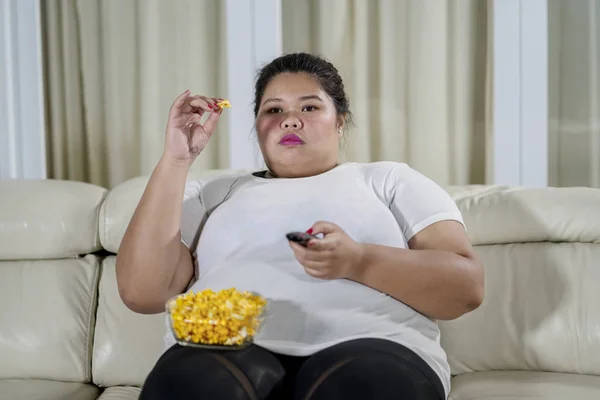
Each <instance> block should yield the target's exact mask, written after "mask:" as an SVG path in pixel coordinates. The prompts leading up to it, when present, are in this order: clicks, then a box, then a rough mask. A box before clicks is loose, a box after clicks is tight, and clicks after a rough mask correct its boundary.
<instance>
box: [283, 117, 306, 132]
mask: <svg viewBox="0 0 600 400" xmlns="http://www.w3.org/2000/svg"><path fill="white" fill-rule="evenodd" d="M281 127H282V128H283V129H301V128H302V123H301V122H300V120H299V119H298V117H296V116H295V115H293V114H289V115H287V116H286V117H285V118H284V119H283V120H282V121H281Z"/></svg>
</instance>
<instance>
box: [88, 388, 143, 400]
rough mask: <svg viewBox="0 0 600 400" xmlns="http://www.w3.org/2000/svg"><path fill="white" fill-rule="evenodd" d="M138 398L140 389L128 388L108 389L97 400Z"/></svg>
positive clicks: (134, 399)
mask: <svg viewBox="0 0 600 400" xmlns="http://www.w3.org/2000/svg"><path fill="white" fill-rule="evenodd" d="M139 397H140V389H139V388H136V387H128V386H114V387H109V388H107V389H106V390H104V392H102V394H101V395H100V397H98V399H97V400H137V399H138V398H139Z"/></svg>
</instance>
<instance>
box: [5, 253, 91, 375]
mask: <svg viewBox="0 0 600 400" xmlns="http://www.w3.org/2000/svg"><path fill="white" fill-rule="evenodd" d="M98 276H99V267H98V260H97V258H96V257H95V256H92V255H88V256H86V257H84V258H80V259H67V260H34V261H3V262H1V263H0V304H2V312H0V379H1V378H6V379H8V378H37V379H53V380H61V381H71V382H89V381H90V380H91V377H90V364H91V360H90V356H91V354H90V350H91V345H92V328H91V327H92V326H93V323H94V311H95V307H96V285H97V279H98Z"/></svg>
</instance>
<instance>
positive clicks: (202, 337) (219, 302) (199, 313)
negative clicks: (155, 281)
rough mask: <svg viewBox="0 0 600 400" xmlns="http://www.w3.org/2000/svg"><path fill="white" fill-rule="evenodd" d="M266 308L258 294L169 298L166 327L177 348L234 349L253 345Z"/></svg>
mask: <svg viewBox="0 0 600 400" xmlns="http://www.w3.org/2000/svg"><path fill="white" fill-rule="evenodd" d="M267 305H268V301H267V300H266V299H265V298H264V297H262V296H261V295H259V294H257V293H253V292H248V291H239V290H237V289H235V288H230V289H223V290H220V291H213V290H211V289H206V290H202V291H200V292H196V293H194V292H187V293H184V294H181V295H178V296H175V297H173V298H171V299H170V300H169V301H168V302H167V304H166V310H167V313H168V315H169V320H170V321H169V322H170V323H169V327H170V329H171V332H172V334H173V336H174V337H175V340H176V341H177V343H179V344H180V345H182V346H192V347H202V348H210V349H228V350H235V349H241V348H243V347H245V346H247V345H249V344H250V343H253V342H254V338H255V337H256V335H257V334H258V332H259V331H260V328H261V327H262V324H263V322H264V319H265V315H266V311H267Z"/></svg>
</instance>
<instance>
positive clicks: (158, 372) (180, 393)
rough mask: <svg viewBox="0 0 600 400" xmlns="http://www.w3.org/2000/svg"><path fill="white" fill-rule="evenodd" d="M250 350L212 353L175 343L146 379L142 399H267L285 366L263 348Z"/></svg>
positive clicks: (281, 376)
mask: <svg viewBox="0 0 600 400" xmlns="http://www.w3.org/2000/svg"><path fill="white" fill-rule="evenodd" d="M248 350H249V349H248ZM248 350H245V351H242V352H211V351H206V350H202V349H194V348H189V347H181V346H176V347H175V346H174V347H173V348H171V349H169V350H168V351H167V352H166V353H165V354H163V356H162V357H161V358H160V359H159V360H158V361H157V363H156V365H155V366H154V368H153V369H152V371H151V372H150V374H149V375H148V377H147V378H146V381H145V383H144V386H143V388H142V393H141V396H140V400H163V399H173V400H177V399H184V398H185V399H186V400H187V399H189V398H190V397H191V398H193V397H200V398H208V399H212V398H214V399H220V398H223V399H225V398H226V399H232V400H235V399H244V400H246V399H248V400H255V399H263V398H265V397H266V396H267V395H268V394H269V393H270V392H271V391H272V389H273V388H274V387H275V386H276V385H277V384H278V383H279V381H281V379H282V378H283V375H284V372H283V368H282V367H281V365H280V364H279V363H278V362H277V359H276V358H274V357H273V356H272V355H271V354H269V353H267V356H265V354H264V353H263V351H261V350H262V349H258V350H254V351H248ZM268 356H271V357H272V359H270V358H269V357H268ZM273 360H274V361H275V362H273Z"/></svg>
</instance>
